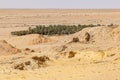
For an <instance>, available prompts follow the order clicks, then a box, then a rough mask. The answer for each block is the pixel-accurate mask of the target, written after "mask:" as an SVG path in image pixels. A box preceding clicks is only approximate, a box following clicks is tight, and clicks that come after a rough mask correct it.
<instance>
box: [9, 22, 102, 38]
mask: <svg viewBox="0 0 120 80" xmlns="http://www.w3.org/2000/svg"><path fill="white" fill-rule="evenodd" d="M95 26H101V25H100V24H98V25H92V24H90V25H80V24H79V25H71V26H70V25H48V26H45V25H38V26H36V27H35V28H31V27H29V29H28V30H23V31H14V32H11V34H12V35H17V36H22V35H27V34H42V35H62V34H73V33H75V32H78V31H80V30H82V29H83V28H86V27H95Z"/></svg>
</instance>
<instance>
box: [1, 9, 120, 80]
mask: <svg viewBox="0 0 120 80" xmlns="http://www.w3.org/2000/svg"><path fill="white" fill-rule="evenodd" d="M119 22H120V10H0V52H1V54H0V80H16V79H17V80H38V79H40V80H107V79H109V80H120V76H119V75H120V27H119V25H120V23H119ZM111 23H113V24H116V25H118V26H113V27H107V25H108V24H111ZM39 24H43V25H49V24H66V25H77V24H103V25H105V26H100V27H93V28H85V29H83V30H82V31H80V32H77V33H75V34H71V35H65V36H42V35H39V34H32V35H26V36H19V37H18V36H12V35H11V34H10V32H11V31H16V30H25V29H28V27H35V25H39ZM86 32H87V33H89V34H90V39H89V41H86V40H85V38H86V37H87V36H86V35H85V33H86ZM73 38H78V39H79V41H78V42H74V40H73Z"/></svg>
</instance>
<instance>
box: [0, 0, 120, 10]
mask: <svg viewBox="0 0 120 80" xmlns="http://www.w3.org/2000/svg"><path fill="white" fill-rule="evenodd" d="M0 8H78V9H81V8H88V9H89V8H120V0H0Z"/></svg>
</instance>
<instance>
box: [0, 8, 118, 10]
mask: <svg viewBox="0 0 120 80" xmlns="http://www.w3.org/2000/svg"><path fill="white" fill-rule="evenodd" d="M0 9H6V10H7V9H9V10H15V9H19V10H26V9H28V10H33V9H34V10H119V9H120V8H0Z"/></svg>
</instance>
